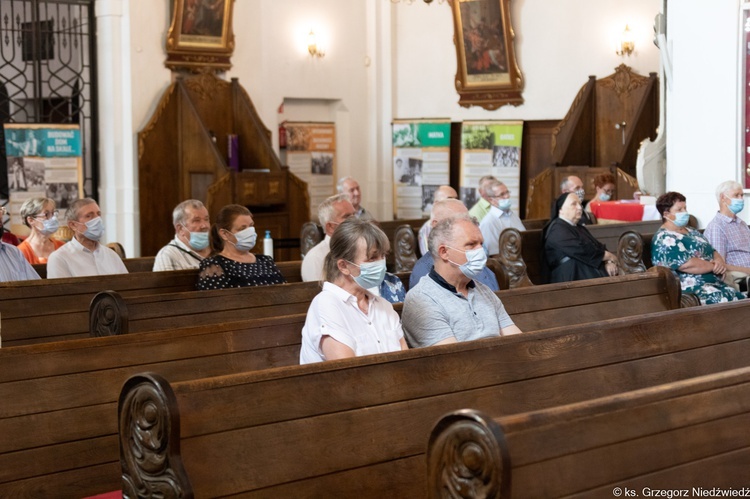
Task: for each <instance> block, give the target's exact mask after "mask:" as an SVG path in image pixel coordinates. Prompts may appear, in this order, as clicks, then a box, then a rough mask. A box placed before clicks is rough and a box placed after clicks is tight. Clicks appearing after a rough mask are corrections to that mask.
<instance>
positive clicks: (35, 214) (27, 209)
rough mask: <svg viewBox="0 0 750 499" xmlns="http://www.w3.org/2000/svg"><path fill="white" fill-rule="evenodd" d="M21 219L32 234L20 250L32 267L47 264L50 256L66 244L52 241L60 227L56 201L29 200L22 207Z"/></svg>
mask: <svg viewBox="0 0 750 499" xmlns="http://www.w3.org/2000/svg"><path fill="white" fill-rule="evenodd" d="M21 219H22V220H23V223H24V225H26V226H27V227H28V228H30V229H31V234H29V237H27V238H26V239H25V240H24V241H23V242H22V243H21V244H19V245H18V249H19V250H21V253H23V256H24V257H25V258H26V260H28V262H29V263H30V264H32V265H33V264H37V263H47V258H49V256H50V254H51V253H52V252H53V251H55V250H56V249H57V248H59V247H60V246H62V245H63V244H65V242H64V241H60V240H59V239H52V235H53V234H54V233H55V232H57V229H58V228H59V227H60V223H59V221H58V220H57V210H56V209H55V201H54V200H52V199H50V198H29V199H27V200H26V201H24V203H23V204H22V205H21Z"/></svg>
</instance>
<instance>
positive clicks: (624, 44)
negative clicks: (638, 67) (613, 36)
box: [615, 24, 635, 57]
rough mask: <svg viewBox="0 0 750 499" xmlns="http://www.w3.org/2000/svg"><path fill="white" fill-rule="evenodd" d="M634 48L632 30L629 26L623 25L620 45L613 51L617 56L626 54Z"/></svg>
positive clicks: (630, 52) (628, 54)
mask: <svg viewBox="0 0 750 499" xmlns="http://www.w3.org/2000/svg"><path fill="white" fill-rule="evenodd" d="M634 49H635V42H634V41H633V32H632V31H630V26H628V25H627V24H626V25H625V30H624V31H623V32H622V35H620V47H619V49H617V50H615V53H616V54H617V55H619V56H621V57H622V56H626V55H627V56H628V57H630V54H632V53H633V50H634Z"/></svg>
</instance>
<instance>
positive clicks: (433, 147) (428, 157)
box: [393, 120, 451, 219]
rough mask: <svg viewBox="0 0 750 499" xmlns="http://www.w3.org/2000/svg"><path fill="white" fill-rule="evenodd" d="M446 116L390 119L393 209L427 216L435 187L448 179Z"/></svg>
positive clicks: (404, 215) (448, 127) (406, 214)
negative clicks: (442, 117)
mask: <svg viewBox="0 0 750 499" xmlns="http://www.w3.org/2000/svg"><path fill="white" fill-rule="evenodd" d="M450 144H451V124H450V121H449V120H396V121H394V122H393V213H394V214H395V215H396V219H413V218H423V217H428V216H430V211H431V210H432V200H433V196H434V194H435V190H436V189H437V188H438V187H440V186H441V185H448V182H449V181H450V171H449V170H450Z"/></svg>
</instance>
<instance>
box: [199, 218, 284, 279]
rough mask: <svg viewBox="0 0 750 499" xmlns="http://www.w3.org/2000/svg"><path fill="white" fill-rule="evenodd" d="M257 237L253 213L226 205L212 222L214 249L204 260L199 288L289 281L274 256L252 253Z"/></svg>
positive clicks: (212, 243) (212, 244)
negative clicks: (275, 261)
mask: <svg viewBox="0 0 750 499" xmlns="http://www.w3.org/2000/svg"><path fill="white" fill-rule="evenodd" d="M256 238H257V234H256V233H255V224H254V222H253V217H252V215H251V214H250V211H249V210H248V209H247V208H245V207H244V206H240V205H238V204H230V205H227V206H225V207H223V208H222V209H221V211H219V215H218V216H217V217H216V223H214V224H213V225H212V226H211V247H212V249H213V252H214V253H213V256H211V257H209V258H206V259H204V260H203V261H201V264H200V270H199V273H198V283H197V284H196V288H197V289H224V288H242V287H245V286H264V285H267V284H282V283H284V282H286V281H285V280H284V276H282V275H281V272H280V271H279V269H278V268H277V267H276V264H275V263H274V261H273V258H271V257H270V256H266V255H255V254H253V253H250V250H251V249H253V247H254V246H255V240H256Z"/></svg>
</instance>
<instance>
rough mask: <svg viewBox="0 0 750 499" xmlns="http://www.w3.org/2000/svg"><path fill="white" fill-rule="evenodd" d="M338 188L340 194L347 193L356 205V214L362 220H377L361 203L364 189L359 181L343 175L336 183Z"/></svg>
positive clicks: (353, 204)
mask: <svg viewBox="0 0 750 499" xmlns="http://www.w3.org/2000/svg"><path fill="white" fill-rule="evenodd" d="M336 190H338V192H339V194H346V195H347V196H348V197H349V201H350V202H351V203H352V206H354V216H355V217H357V218H359V219H360V220H375V217H373V216H372V214H371V213H370V212H369V211H366V210H365V208H364V207H363V206H362V205H361V204H360V203H361V202H362V190H361V189H360V188H359V182H357V181H356V180H354V179H353V178H352V177H342V178H340V179H339V181H338V183H337V184H336Z"/></svg>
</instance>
